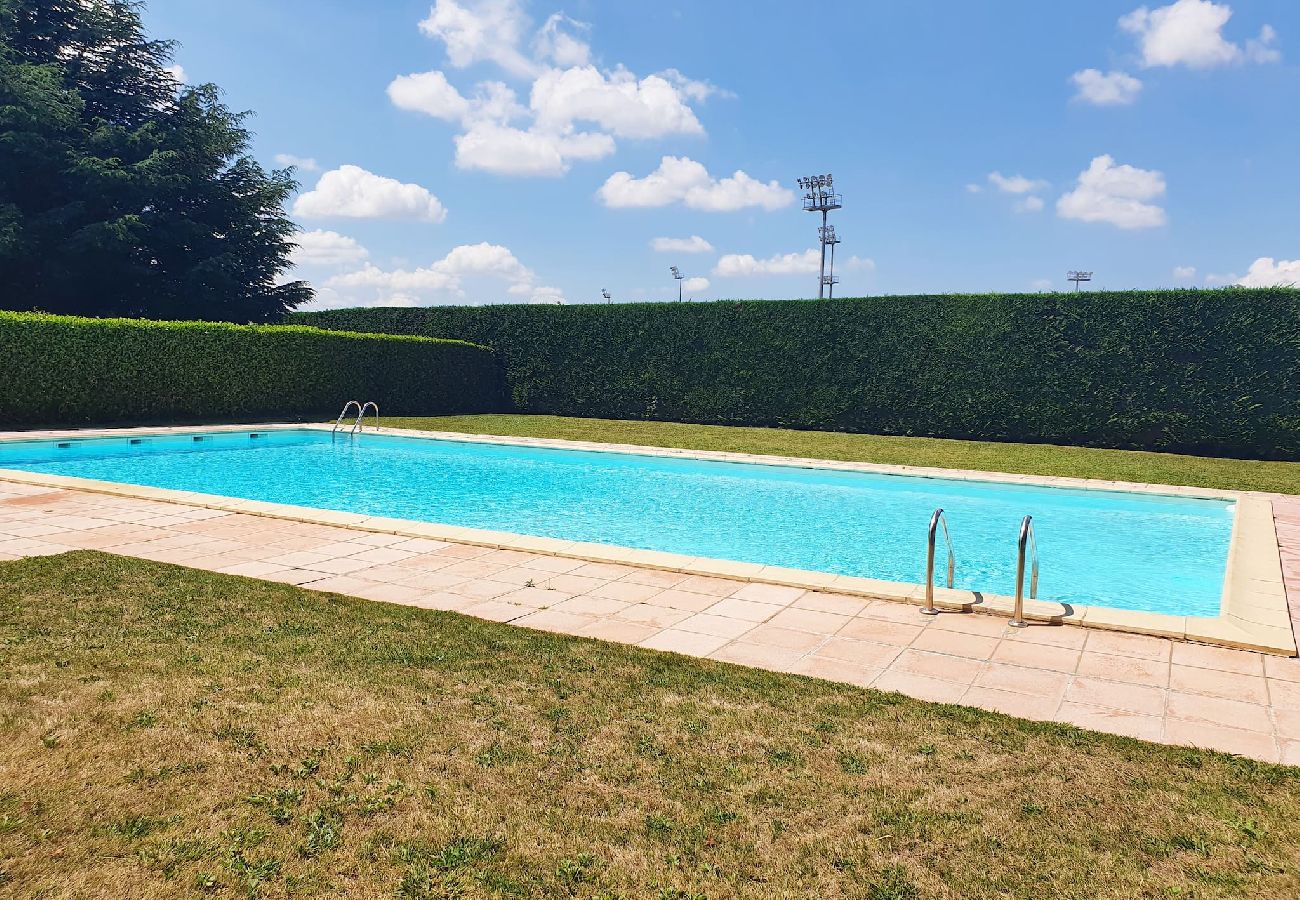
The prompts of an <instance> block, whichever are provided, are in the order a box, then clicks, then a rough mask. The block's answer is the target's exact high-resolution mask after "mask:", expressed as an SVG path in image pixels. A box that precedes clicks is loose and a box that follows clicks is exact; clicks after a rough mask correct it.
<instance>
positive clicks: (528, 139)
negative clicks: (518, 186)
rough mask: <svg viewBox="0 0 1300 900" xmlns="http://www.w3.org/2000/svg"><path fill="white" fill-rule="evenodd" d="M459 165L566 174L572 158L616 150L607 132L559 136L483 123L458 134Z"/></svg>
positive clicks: (502, 172) (588, 157)
mask: <svg viewBox="0 0 1300 900" xmlns="http://www.w3.org/2000/svg"><path fill="white" fill-rule="evenodd" d="M455 140H456V166H457V167H458V168H461V169H480V170H483V171H485V172H495V173H496V174H498V175H552V176H554V175H563V174H564V173H565V172H567V171H569V163H570V161H572V160H592V159H600V158H602V157H605V156H608V155H609V154H611V153H613V152H614V139H613V138H611V137H610V136H609V135H607V134H598V133H594V132H579V133H576V134H567V135H555V134H545V133H540V132H536V131H522V130H520V129H518V128H512V127H510V126H508V125H494V124H491V123H482V124H479V125H475V126H473V127H472V128H470V129H469V131H467V132H465V133H464V134H461V135H457V136H456V139H455Z"/></svg>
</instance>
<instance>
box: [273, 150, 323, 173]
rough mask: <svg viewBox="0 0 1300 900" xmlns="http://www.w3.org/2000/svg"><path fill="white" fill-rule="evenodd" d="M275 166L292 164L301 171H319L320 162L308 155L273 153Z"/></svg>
mask: <svg viewBox="0 0 1300 900" xmlns="http://www.w3.org/2000/svg"><path fill="white" fill-rule="evenodd" d="M275 164H276V165H277V166H293V167H294V168H295V169H298V170H299V171H301V172H319V171H320V164H319V163H318V162H316V160H314V159H312V158H311V157H309V156H294V155H293V154H292V153H277V154H275Z"/></svg>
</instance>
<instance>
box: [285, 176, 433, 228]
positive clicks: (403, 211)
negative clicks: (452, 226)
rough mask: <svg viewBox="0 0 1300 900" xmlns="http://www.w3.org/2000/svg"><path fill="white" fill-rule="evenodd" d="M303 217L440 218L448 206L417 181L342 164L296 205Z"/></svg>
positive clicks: (296, 209) (296, 211)
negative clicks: (404, 181)
mask: <svg viewBox="0 0 1300 900" xmlns="http://www.w3.org/2000/svg"><path fill="white" fill-rule="evenodd" d="M293 212H294V215H296V216H301V217H302V218H304V219H320V218H329V217H334V216H338V217H342V218H351V219H418V220H421V221H425V222H441V221H443V220H444V219H445V218H447V210H446V209H444V208H443V205H442V203H441V202H439V200H438V198H437V197H435V196H434V195H433V194H431V193H429V191H428V190H427V189H425V188H423V187H421V186H420V185H418V184H404V183H403V182H400V181H398V180H396V179H394V178H385V177H384V176H382V175H376V174H374V173H373V172H367V171H366V170H365V169H363V168H361V167H360V166H351V165H348V166H340V167H339V168H337V169H332V170H330V171H328V172H326V173H325V174H323V175H321V177H320V180H319V181H317V182H316V187H315V188H313V189H312V190H310V191H308V192H307V193H305V194H302V195H301V196H299V197H298V200H297V202H295V203H294V205H293Z"/></svg>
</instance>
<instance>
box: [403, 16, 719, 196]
mask: <svg viewBox="0 0 1300 900" xmlns="http://www.w3.org/2000/svg"><path fill="white" fill-rule="evenodd" d="M420 29H421V31H423V32H424V33H425V34H426V35H428V36H429V37H431V38H434V39H436V40H439V41H441V42H442V43H443V44H444V45H445V46H446V49H447V61H448V63H449V65H450V66H452V67H453V68H465V67H467V66H470V65H473V64H476V63H493V64H496V65H497V66H499V67H500V68H501V69H502V70H503V71H504V72H505V73H506V75H507V76H508V77H512V78H516V79H522V80H527V81H528V82H529V96H528V105H527V106H523V105H521V104H520V103H519V100H518V97H517V96H516V94H515V91H514V89H513V88H511V87H509V86H508V85H506V84H504V83H502V82H499V81H498V82H480V83H479V84H478V85H477V86H476V89H475V91H474V92H472V93H467V92H465V91H463V90H460V89H458V88H457V87H456V86H455V85H453V84H452V83H451V82H450V81H449V80H448V78H447V76H446V74H445V73H444V72H441V71H430V72H415V73H411V74H407V75H399V76H397V77H396V78H395V79H394V80H393V81H392V83H390V84H389V86H388V96H389V99H390V100H391V101H392V102H393V104H394V105H395V106H397V107H399V108H401V109H406V110H411V111H413V112H419V113H423V114H425V115H429V116H433V117H435V118H438V119H442V120H444V121H448V122H457V123H459V124H460V126H461V132H460V134H458V135H457V136H456V137H455V141H456V145H457V152H456V163H457V166H459V167H460V168H464V169H479V170H483V171H489V172H495V173H498V174H504V175H533V176H555V175H562V174H564V173H565V172H567V171H568V169H569V167H570V164H571V163H572V162H574V161H578V160H594V159H600V158H603V157H605V156H608V155H609V154H611V153H613V152H614V150H615V143H614V141H615V138H629V139H648V138H660V137H664V136H666V135H675V134H681V135H700V134H703V133H704V126H703V125H701V124H700V120H699V118H698V117H697V116H696V113H695V110H694V109H692V107H691V104H692V103H697V102H702V101H704V100H706V99H707V98H708V97H710V96H713V95H715V94H722V93H724V92H723V91H721V90H719V89H718V88H717V87H715V86H714V85H711V84H709V83H708V82H705V81H697V80H694V79H691V78H688V77H686V76H685V75H683V74H682V73H681V72H678V71H677V70H676V69H668V70H666V71H663V72H659V73H655V74H651V75H647V76H645V77H638V76H637V75H635V74H634V73H632V72H630V71H628V70H627V69H626V68H624V67H623V66H616V67H614V68H613V69H602V68H598V67H597V66H596V65H595V64H593V62H592V52H591V47H590V45H589V44H588V42H587V40H586V34H587V32H588V31H589V30H590V26H588V25H587V24H585V23H583V22H578V21H576V20H574V19H571V18H569V17H567V16H565V15H564V14H563V13H556V14H555V15H552V16H550V17H549V18H548V19H547V20H546V21H545V22H544V23H543V24H542V26H541V27H540V28H537V29H536V30H534V28H533V24H532V22H531V21H530V20H529V18H528V16H527V15H526V14H525V12H524V10H523V8H522V7H521V5H520V4H519V3H518V2H516V0H437V2H435V3H434V5H433V7H432V8H431V9H430V12H429V15H428V17H427V18H426V19H425V20H424V21H423V22H421V23H420ZM530 34H531V40H529V39H528V38H529V35H530ZM521 120H522V121H521Z"/></svg>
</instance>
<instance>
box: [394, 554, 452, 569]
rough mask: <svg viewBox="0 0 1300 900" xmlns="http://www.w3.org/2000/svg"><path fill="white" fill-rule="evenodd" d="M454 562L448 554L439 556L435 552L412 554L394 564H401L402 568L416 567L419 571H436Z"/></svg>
mask: <svg viewBox="0 0 1300 900" xmlns="http://www.w3.org/2000/svg"><path fill="white" fill-rule="evenodd" d="M455 564H456V559H455V558H454V557H450V556H439V555H438V554H436V553H420V554H417V555H416V556H412V557H411V558H410V559H404V560H402V561H401V562H398V563H395V564H394V565H398V566H401V567H402V568H403V569H418V570H419V571H421V572H436V571H440V570H442V569H445V568H447V567H448V566H452V565H455Z"/></svg>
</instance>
